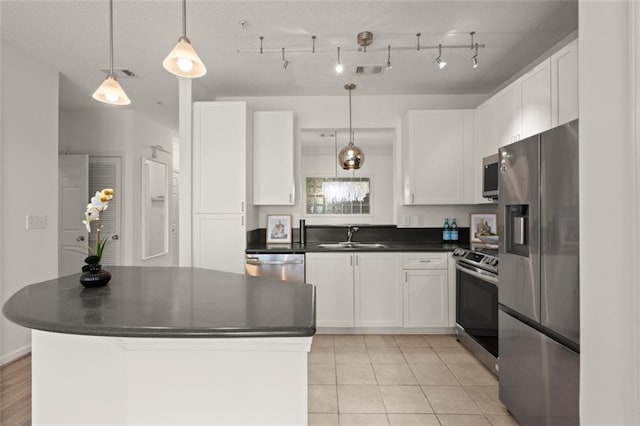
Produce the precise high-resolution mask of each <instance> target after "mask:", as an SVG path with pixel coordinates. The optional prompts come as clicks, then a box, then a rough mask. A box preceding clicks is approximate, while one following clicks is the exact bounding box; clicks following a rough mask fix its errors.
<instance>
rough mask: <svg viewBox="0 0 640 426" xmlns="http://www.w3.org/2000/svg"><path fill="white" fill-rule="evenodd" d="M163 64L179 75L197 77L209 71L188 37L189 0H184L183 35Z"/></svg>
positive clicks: (172, 72)
mask: <svg viewBox="0 0 640 426" xmlns="http://www.w3.org/2000/svg"><path fill="white" fill-rule="evenodd" d="M162 66H163V67H164V68H165V69H166V70H167V71H169V72H170V73H171V74H175V75H177V76H178V77H185V78H197V77H202V76H203V75H205V74H206V73H207V68H206V67H205V66H204V64H203V63H202V60H201V59H200V57H199V56H198V54H197V53H196V51H195V50H194V49H193V46H192V45H191V40H189V39H188V38H187V0H182V36H180V38H179V39H178V44H176V46H175V47H174V48H173V50H172V51H171V52H169V55H167V57H166V58H165V59H164V61H162Z"/></svg>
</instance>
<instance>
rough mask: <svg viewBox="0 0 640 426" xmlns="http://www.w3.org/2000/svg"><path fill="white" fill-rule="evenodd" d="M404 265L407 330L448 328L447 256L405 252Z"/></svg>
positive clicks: (404, 323) (404, 322) (405, 325)
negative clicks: (415, 328)
mask: <svg viewBox="0 0 640 426" xmlns="http://www.w3.org/2000/svg"><path fill="white" fill-rule="evenodd" d="M402 264H403V268H404V270H403V301H404V312H403V325H404V327H411V328H414V327H422V328H432V327H448V326H449V278H448V277H449V271H448V262H447V253H405V254H404V255H403V262H402Z"/></svg>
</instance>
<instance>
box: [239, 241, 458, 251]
mask: <svg viewBox="0 0 640 426" xmlns="http://www.w3.org/2000/svg"><path fill="white" fill-rule="evenodd" d="M376 242H378V243H380V244H384V245H385V246H386V247H384V248H368V247H349V248H322V247H318V244H322V243H321V242H308V243H306V244H299V243H292V244H264V243H258V244H254V245H252V246H250V247H248V248H247V249H246V253H247V254H258V253H274V254H275V253H316V252H320V253H323V252H350V251H356V252H376V251H377V252H385V251H386V252H389V251H393V252H410V251H411V252H419V251H425V252H427V251H453V250H454V249H455V248H456V247H466V248H469V243H464V242H460V243H455V244H443V243H436V242H419V241H376Z"/></svg>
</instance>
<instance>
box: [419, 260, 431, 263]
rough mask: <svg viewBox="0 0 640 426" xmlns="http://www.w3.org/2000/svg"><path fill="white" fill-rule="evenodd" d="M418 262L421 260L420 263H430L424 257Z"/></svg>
mask: <svg viewBox="0 0 640 426" xmlns="http://www.w3.org/2000/svg"><path fill="white" fill-rule="evenodd" d="M420 262H422V263H431V261H430V260H424V259H422V260H420Z"/></svg>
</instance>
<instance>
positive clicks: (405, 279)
mask: <svg viewBox="0 0 640 426" xmlns="http://www.w3.org/2000/svg"><path fill="white" fill-rule="evenodd" d="M404 282H405V283H406V282H407V271H404Z"/></svg>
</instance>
